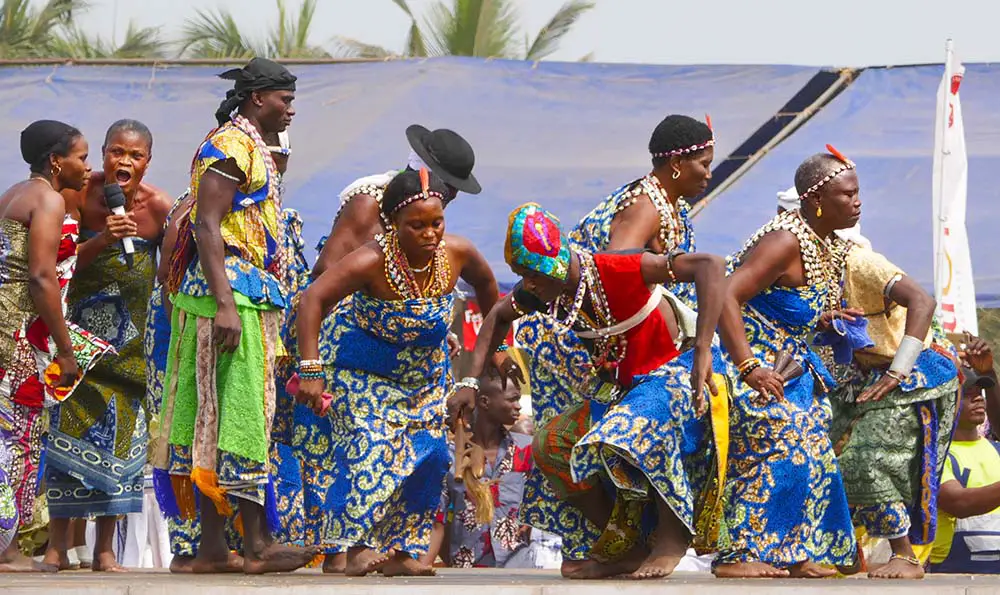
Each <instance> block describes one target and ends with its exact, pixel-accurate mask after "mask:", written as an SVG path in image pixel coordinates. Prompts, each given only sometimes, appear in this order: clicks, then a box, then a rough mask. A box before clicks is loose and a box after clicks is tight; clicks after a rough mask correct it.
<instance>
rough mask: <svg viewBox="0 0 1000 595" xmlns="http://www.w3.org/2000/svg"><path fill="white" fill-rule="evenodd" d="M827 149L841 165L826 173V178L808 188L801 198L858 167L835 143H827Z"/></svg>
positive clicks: (803, 198)
mask: <svg viewBox="0 0 1000 595" xmlns="http://www.w3.org/2000/svg"><path fill="white" fill-rule="evenodd" d="M826 150H827V151H829V152H830V154H831V155H833V156H834V157H835V158H836V159H837V161H840V165H839V166H837V167H836V168H835V169H834V170H833V171H831V172H830V173H828V174H826V177H825V178H823V179H822V180H820V181H819V182H816V183H815V184H813V185H812V186H810V187H809V188H807V189H806V191H805V192H803V193H802V194H800V195H799V200H805V199H806V198H808V197H809V195H810V194H813V193H814V192H818V191H819V189H820V188H822V187H823V185H824V184H826V183H827V182H829V181H830V180H832V179H834V178H836V177H837V176H839V175H840V174H842V173H844V172H845V171H850V170H852V169H855V168H857V165H855V164H854V162H853V161H851V160H850V159H848V158H847V157H844V154H843V153H841V152H840V151H838V150H837V149H836V148H835V147H834V146H833V145H827V146H826Z"/></svg>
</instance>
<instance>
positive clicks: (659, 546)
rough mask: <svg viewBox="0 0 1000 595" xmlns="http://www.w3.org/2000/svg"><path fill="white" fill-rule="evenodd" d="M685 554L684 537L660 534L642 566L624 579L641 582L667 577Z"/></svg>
mask: <svg viewBox="0 0 1000 595" xmlns="http://www.w3.org/2000/svg"><path fill="white" fill-rule="evenodd" d="M658 532H659V531H658ZM686 552H687V539H686V538H685V536H684V535H682V534H679V533H669V534H668V533H661V534H660V535H658V536H657V538H656V545H654V546H653V551H651V552H649V556H647V557H646V559H645V560H644V561H643V562H642V565H640V566H639V568H638V569H637V570H635V571H634V572H632V574H630V575H628V577H626V578H630V579H632V580H640V581H641V580H650V579H657V578H664V577H668V576H670V574H671V573H673V571H674V568H677V565H678V564H680V562H681V558H683V557H684V554H685V553H686Z"/></svg>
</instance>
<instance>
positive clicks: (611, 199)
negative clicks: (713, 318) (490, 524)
mask: <svg viewBox="0 0 1000 595" xmlns="http://www.w3.org/2000/svg"><path fill="white" fill-rule="evenodd" d="M714 145H715V139H714V136H713V133H712V129H711V127H710V126H708V125H707V124H706V123H704V122H699V121H698V120H695V119H694V118H690V117H688V116H682V115H671V116H667V117H666V118H664V120H663V121H661V122H660V123H659V124H658V125H657V126H656V129H655V130H654V131H653V133H652V135H651V137H650V141H649V147H648V148H649V152H650V155H651V156H652V166H653V169H652V171H651V172H650V173H649V174H648V175H646V176H644V177H643V178H640V179H638V180H635V181H632V182H629V183H628V184H626V185H624V186H622V187H621V188H619V189H618V190H616V191H615V192H614V193H612V194H611V195H610V196H608V197H607V198H605V199H604V200H603V201H602V202H601V203H600V204H599V205H598V206H597V207H596V208H595V209H594V210H593V211H591V212H590V213H589V214H587V215H586V216H585V217H584V218H583V220H582V221H580V223H579V224H578V225H577V226H576V228H575V229H573V230H572V231H570V232H569V234H568V236H569V240H570V242H571V243H572V244H573V245H574V246H576V247H579V248H582V249H584V250H587V251H589V252H593V253H596V252H604V251H609V250H642V249H646V250H651V251H653V252H654V253H657V254H669V253H670V252H672V251H674V250H681V251H684V252H694V251H695V239H694V230H693V228H692V226H691V221H690V220H689V219H688V211H689V207H688V205H687V202H686V201H685V200H684V197H689V198H690V197H694V196H697V195H698V194H700V193H701V192H703V191H704V190H705V188H706V187H707V184H708V181H709V180H710V179H711V176H712V174H711V164H712V159H713V158H714V155H715V149H714ZM671 292H672V293H675V294H676V295H677V297H679V298H680V300H681V302H682V303H683V304H685V305H687V306H688V307H690V308H695V307H696V299H695V295H694V286H693V284H690V283H679V284H676V285H673V286H671ZM517 340H518V343H519V344H520V345H522V346H523V347H524V348H525V349H526V350H527V351H529V352H531V353H532V354H533V356H532V358H531V363H530V365H529V374H530V377H531V389H532V391H531V392H532V395H531V398H532V410H533V412H534V416H535V428H537V429H538V432H541V433H549V432H550V431H553V430H555V428H556V427H558V428H560V429H559V430H558V431H557V432H556V433H557V434H558V435H559V439H560V441H561V442H564V443H565V446H566V448H565V449H564V450H563V452H562V453H561V455H560V456H561V458H562V459H563V461H562V462H561V466H562V467H563V468H564V472H565V475H566V476H567V477H568V476H569V473H570V471H569V456H570V450H571V448H572V446H573V445H574V444H576V442H577V441H578V440H579V439H580V438H581V437H583V435H584V434H586V432H587V430H588V429H589V427H590V418H591V417H592V412H591V411H590V405H589V401H588V400H587V399H585V398H584V395H583V394H582V393H581V390H580V387H581V386H584V384H585V379H586V374H584V373H583V372H582V370H581V369H580V368H579V366H577V365H575V364H574V362H583V361H587V360H588V358H589V356H588V354H587V350H586V349H585V348H584V347H583V345H582V343H581V342H580V340H579V339H578V338H577V337H576V336H575V335H573V334H572V333H559V332H557V331H556V329H555V327H554V326H553V325H552V324H551V322H549V321H547V320H546V319H545V318H544V317H541V316H538V315H529V316H526V317H525V318H523V319H522V320H521V323H520V326H519V327H518V334H517ZM560 416H566V418H564V419H578V420H580V421H581V422H582V423H580V424H573V426H572V427H573V428H574V431H573V432H572V433H571V434H567V433H566V430H568V429H569V428H570V425H567V424H565V423H560V422H559V421H558V420H557V419H556V418H557V417H560ZM553 424H554V425H553ZM550 426H552V427H550ZM537 454H539V453H536V455H537ZM541 454H542V455H543V456H544V453H541ZM569 487H570V488H571V487H572V486H571V485H570V486H569ZM568 495H569V494H568V493H566V492H565V491H564V490H563V489H562V488H555V487H554V486H552V485H551V483H550V482H549V481H548V480H546V479H545V477H544V476H543V475H542V473H541V471H540V470H539V468H538V467H536V468H535V470H533V471H532V472H531V475H530V476H529V478H528V481H527V484H526V486H525V494H524V503H523V506H522V509H521V511H522V517H523V519H524V521H525V522H526V523H528V524H530V525H532V526H534V527H537V528H539V529H541V530H544V531H548V532H550V533H555V534H556V535H559V536H561V537H562V540H563V551H562V554H563V564H562V572H563V575H564V576H572V575H574V574H575V573H576V572H577V570H579V569H583V568H585V567H587V566H589V565H590V564H589V561H588V558H589V557H590V553H589V552H590V547H591V545H592V544H593V543H594V542H595V541H596V540H597V539H598V537H599V536H600V534H601V533H600V531H599V530H598V529H597V528H596V527H595V526H594V525H593V524H591V523H590V522H588V521H587V520H586V519H585V517H584V515H583V513H582V512H581V511H580V510H579V508H577V507H576V506H575V505H573V504H572V503H571V502H570V501H569V499H568V498H567V496H568ZM602 526H603V525H602Z"/></svg>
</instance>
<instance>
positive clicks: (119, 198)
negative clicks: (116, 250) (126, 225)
mask: <svg viewBox="0 0 1000 595" xmlns="http://www.w3.org/2000/svg"><path fill="white" fill-rule="evenodd" d="M104 204H105V205H106V206H107V207H108V209H109V210H110V211H111V212H112V213H114V214H115V215H124V214H125V193H124V192H122V187H121V186H119V185H118V183H117V182H113V183H111V184H107V185H105V186H104ZM121 244H122V258H124V259H125V264H127V265H128V268H132V267H133V266H134V264H135V259H134V258H132V255H133V254H135V247H134V246H133V245H132V238H122V241H121Z"/></svg>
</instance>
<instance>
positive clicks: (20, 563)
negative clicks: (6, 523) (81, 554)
mask: <svg viewBox="0 0 1000 595" xmlns="http://www.w3.org/2000/svg"><path fill="white" fill-rule="evenodd" d="M58 570H59V567H58V566H53V565H51V564H44V563H41V562H35V561H34V560H32V559H31V558H29V557H28V556H25V555H24V554H22V553H21V550H19V549H17V540H14V542H13V543H11V544H10V546H8V547H7V549H6V550H4V551H3V553H0V573H4V572H56V571H58Z"/></svg>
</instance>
